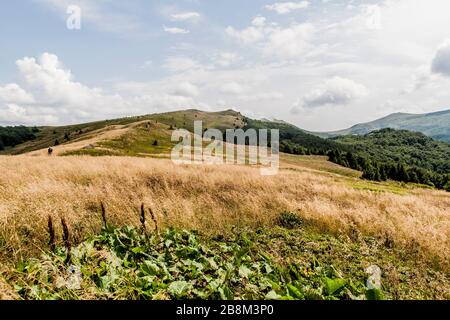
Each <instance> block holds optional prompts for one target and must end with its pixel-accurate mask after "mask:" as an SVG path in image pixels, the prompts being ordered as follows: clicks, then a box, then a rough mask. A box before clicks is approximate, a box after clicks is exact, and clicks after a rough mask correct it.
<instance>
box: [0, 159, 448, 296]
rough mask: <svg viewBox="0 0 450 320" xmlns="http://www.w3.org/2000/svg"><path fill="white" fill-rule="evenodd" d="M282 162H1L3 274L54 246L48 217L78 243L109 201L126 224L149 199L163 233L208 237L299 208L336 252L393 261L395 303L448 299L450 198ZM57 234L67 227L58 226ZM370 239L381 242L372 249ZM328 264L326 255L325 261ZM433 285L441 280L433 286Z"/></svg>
mask: <svg viewBox="0 0 450 320" xmlns="http://www.w3.org/2000/svg"><path fill="white" fill-rule="evenodd" d="M281 167H282V169H281V171H280V173H279V174H278V175H277V176H273V177H264V176H261V175H260V173H259V170H258V169H257V168H253V167H249V166H177V165H174V164H172V163H171V161H170V160H165V159H150V158H136V157H88V156H67V157H40V156H34V157H33V156H14V157H7V156H4V157H0V168H1V171H2V172H3V174H2V175H1V176H0V235H1V238H0V247H1V248H0V249H1V250H0V252H1V255H0V259H1V262H2V269H3V273H4V274H6V275H9V276H10V275H11V274H10V271H11V270H12V269H11V268H14V266H15V265H16V264H17V263H18V262H20V261H23V260H24V259H28V258H31V257H37V256H39V255H40V253H41V252H42V250H45V249H46V248H48V245H47V243H48V232H47V222H48V221H47V220H48V217H49V216H51V217H52V218H53V220H54V221H59V219H60V218H62V217H63V218H65V220H66V221H67V224H68V225H69V228H70V232H71V239H72V241H73V243H74V244H78V243H82V242H83V241H84V240H85V239H87V238H89V237H91V236H93V235H95V234H98V233H99V232H100V230H101V228H102V220H101V214H100V203H101V202H103V203H104V204H105V207H106V210H107V215H108V221H109V223H110V224H111V225H114V226H117V227H121V226H126V225H128V226H139V225H140V222H139V207H140V205H141V203H144V204H145V205H146V206H147V207H149V208H151V209H152V211H153V212H154V214H155V217H156V220H157V223H158V225H159V228H160V229H162V230H164V229H166V228H169V227H175V228H178V229H186V230H198V231H199V232H200V233H201V234H202V236H203V237H205V238H206V239H207V238H211V237H216V236H218V235H221V236H232V235H233V234H235V232H236V229H235V228H238V229H248V230H250V232H256V230H259V229H261V230H264V231H263V234H272V232H274V231H273V230H272V228H271V227H272V226H274V225H276V224H277V222H276V221H278V220H277V219H279V216H280V214H281V213H282V212H284V211H286V212H292V213H293V214H294V215H296V216H298V217H299V218H300V219H301V220H302V221H303V222H304V224H305V226H307V229H304V230H303V231H302V232H306V233H307V234H309V236H308V237H313V236H314V235H315V236H314V237H319V238H320V237H331V238H330V239H337V240H330V241H337V242H336V243H340V244H339V245H338V247H340V246H341V244H342V243H346V245H343V244H342V248H344V247H346V246H348V245H351V244H352V243H353V244H354V245H357V246H364V247H365V248H366V249H365V250H368V251H367V257H366V258H367V259H366V258H364V259H363V260H361V261H363V262H361V261H360V262H358V263H362V264H368V263H369V261H370V262H372V263H378V264H380V265H383V264H386V261H389V264H390V266H389V268H390V270H391V271H390V272H391V273H392V272H393V273H395V274H396V275H397V276H395V277H394V276H392V277H393V278H392V279H387V281H390V282H389V286H388V288H390V289H389V290H387V291H388V292H391V293H390V294H389V297H390V298H395V297H397V298H398V297H402V298H408V297H409V298H413V297H416V298H417V297H419V296H422V297H426V298H430V297H438V298H444V297H447V296H446V294H447V291H446V289H443V288H447V289H448V287H449V286H448V285H449V282H448V277H447V276H446V275H448V271H449V264H448V252H449V251H450V209H449V208H450V196H448V194H447V193H445V192H440V191H436V190H428V189H424V188H419V187H413V186H408V187H402V186H401V185H400V184H394V183H392V184H391V183H386V184H382V185H380V184H378V183H372V182H364V185H361V184H362V182H361V180H359V179H358V178H357V174H356V173H355V172H352V171H349V170H347V169H338V168H339V167H338V166H336V167H335V166H334V165H332V164H330V163H329V162H327V161H326V160H325V159H323V158H320V157H300V158H298V159H295V158H293V157H292V156H282V164H281ZM341 171H342V172H341ZM399 190H400V191H401V192H399ZM56 230H57V234H60V233H61V229H60V226H59V224H57V223H56ZM308 230H309V231H308ZM326 235H328V236H326ZM286 237H287V239H286V238H284V237H281V238H280V241H281V242H282V243H285V244H286V245H287V246H291V245H295V242H298V243H303V242H304V240H305V239H303V238H302V237H298V238H295V236H289V235H287V236H286ZM342 237H343V238H342ZM345 239H347V240H345ZM364 239H366V240H364ZM367 239H368V240H367ZM59 241H61V240H59ZM367 241H368V242H367ZM309 242H314V241H313V240H312V241H309ZM59 243H61V242H59ZM367 243H374V244H376V245H375V246H376V247H377V248H379V249H376V250H375V249H373V250H372V249H371V247H370V246H369V247H367V246H368V244H367ZM310 245H313V244H310ZM297 246H298V244H297ZM372 246H373V244H372ZM268 249H270V248H269V246H268ZM327 250H328V249H327ZM327 250H325V251H327ZM336 250H337V252H336V255H338V256H341V255H343V256H341V257H345V253H344V252H341V250H340V249H336ZM343 250H344V249H343ZM377 250H381V251H377ZM376 252H378V253H380V256H378V257H377V254H378V253H376ZM274 254H276V253H274ZM372 254H373V255H374V257H372V258H370V257H371V255H372ZM288 257H290V258H287V259H281V261H280V262H279V263H280V264H282V265H283V264H286V263H289V261H290V260H299V259H300V260H301V259H303V258H302V257H303V254H301V252H296V251H293V252H292V255H291V256H288ZM329 259H331V257H326V256H324V257H323V262H322V263H327V261H328V260H329ZM330 261H331V260H330ZM339 261H340V263H336V264H337V265H339V267H340V268H342V269H343V270H347V269H348V270H353V271H352V272H359V273H360V272H362V269H361V268H362V265H359V267H358V268H357V269H358V270H357V271H356V269H354V268H356V267H355V266H354V263H355V261H354V259H353V258H352V260H349V261H347V263H345V259H341V260H339ZM381 267H382V268H383V266H381ZM352 268H353V269H352ZM405 268H406V269H405ZM422 269H423V270H424V272H423V273H417V272H418V271H417V270H422ZM401 270H410V271H407V272H408V275H411V274H410V272H412V271H411V270H415V271H414V277H418V278H417V288H415V289H414V290H412V289H408V290H409V291H408V290H406V289H405V288H404V284H402V286H403V287H402V286H400V283H397V284H395V283H394V282H395V281H400V280H398V278H402V279H404V275H403V276H400V274H401V272H402V271H401ZM5 277H8V276H5ZM396 277H397V278H396ZM430 277H431V278H430ZM406 278H408V277H406ZM395 279H397V280H395ZM408 279H409V278H408ZM427 279H428V280H427ZM430 279H431V280H430ZM402 281H403V280H402ZM405 281H406V280H405ZM427 281H428V282H429V281H434V282H435V283H436V285H432V286H431V285H430V286H428V285H427ZM391 282H392V283H391ZM419 283H420V284H419ZM402 288H403V289H402ZM405 290H406V291H405ZM411 290H412V291H411ZM394 291H395V292H397V293H396V294H394V293H393V292H394ZM408 292H409V293H408Z"/></svg>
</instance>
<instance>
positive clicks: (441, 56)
mask: <svg viewBox="0 0 450 320" xmlns="http://www.w3.org/2000/svg"><path fill="white" fill-rule="evenodd" d="M431 70H432V72H434V73H437V74H440V75H443V76H447V77H450V40H446V41H445V42H444V43H443V44H441V45H440V46H439V49H438V50H437V52H436V54H435V56H434V58H433V61H432V64H431Z"/></svg>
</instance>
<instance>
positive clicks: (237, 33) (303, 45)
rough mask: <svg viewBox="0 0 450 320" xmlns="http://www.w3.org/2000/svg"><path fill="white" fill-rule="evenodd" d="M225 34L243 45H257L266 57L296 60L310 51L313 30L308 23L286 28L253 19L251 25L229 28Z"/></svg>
mask: <svg viewBox="0 0 450 320" xmlns="http://www.w3.org/2000/svg"><path fill="white" fill-rule="evenodd" d="M225 33H226V34H227V35H228V36H230V37H232V38H234V39H236V40H238V41H239V42H241V43H242V44H244V45H255V44H256V45H257V46H256V48H257V49H262V52H263V53H264V54H265V55H267V56H277V57H279V58H281V59H291V58H298V57H299V56H300V55H301V54H302V53H304V52H305V51H306V50H307V49H311V45H310V40H311V39H312V38H313V35H314V33H315V28H314V26H313V25H312V24H310V23H302V24H296V23H294V24H292V25H290V26H288V27H279V26H277V25H274V24H271V25H267V24H266V19H265V18H264V17H261V16H258V17H256V18H254V19H253V21H252V25H251V26H249V27H247V28H245V29H242V30H236V29H234V28H233V27H231V26H229V27H227V28H226V30H225Z"/></svg>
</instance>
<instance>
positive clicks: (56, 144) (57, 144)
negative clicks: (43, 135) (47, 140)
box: [54, 139, 59, 147]
mask: <svg viewBox="0 0 450 320" xmlns="http://www.w3.org/2000/svg"><path fill="white" fill-rule="evenodd" d="M54 145H55V147H56V146H59V141H58V139H56V140H55V144H54Z"/></svg>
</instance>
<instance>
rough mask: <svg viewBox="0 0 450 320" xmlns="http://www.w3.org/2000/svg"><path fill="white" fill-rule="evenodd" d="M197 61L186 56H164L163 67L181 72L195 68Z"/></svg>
mask: <svg viewBox="0 0 450 320" xmlns="http://www.w3.org/2000/svg"><path fill="white" fill-rule="evenodd" d="M198 66H199V63H198V62H197V61H196V60H193V59H191V58H188V57H182V56H173V57H168V58H166V60H165V62H164V64H163V67H164V68H165V69H167V70H169V71H171V72H183V71H187V70H190V69H194V68H197V67H198Z"/></svg>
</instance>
